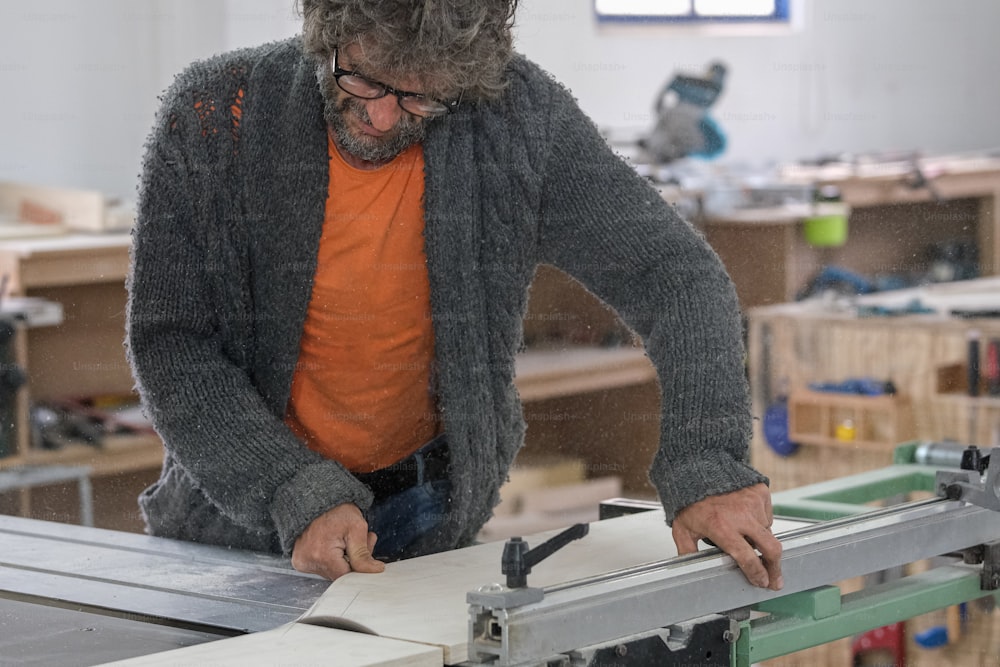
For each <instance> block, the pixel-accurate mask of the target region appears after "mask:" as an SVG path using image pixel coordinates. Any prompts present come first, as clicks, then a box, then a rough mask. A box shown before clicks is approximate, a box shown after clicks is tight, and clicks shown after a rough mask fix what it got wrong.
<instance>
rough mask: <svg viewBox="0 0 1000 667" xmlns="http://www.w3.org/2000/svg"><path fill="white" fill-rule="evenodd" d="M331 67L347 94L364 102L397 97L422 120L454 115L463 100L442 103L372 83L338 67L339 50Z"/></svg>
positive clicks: (334, 53) (335, 51)
mask: <svg viewBox="0 0 1000 667" xmlns="http://www.w3.org/2000/svg"><path fill="white" fill-rule="evenodd" d="M330 67H331V69H333V78H334V79H335V80H336V81H337V85H338V86H339V87H340V89H341V90H343V91H344V92H345V93H349V94H351V95H354V96H355V97H360V98H361V99H364V100H377V99H380V98H382V97H385V96H386V95H395V96H396V101H397V102H398V103H399V106H400V108H402V109H403V110H404V111H408V112H409V113H412V114H413V115H415V116H421V117H422V118H433V117H435V116H443V115H444V114H448V113H452V112H453V111H455V109H457V108H458V104H459V102H461V98H460V99H457V100H454V101H452V102H441V101H438V100H435V99H431V98H430V97H426V96H424V95H423V94H422V93H410V92H407V91H405V90H396V89H395V88H393V87H392V86H387V85H385V84H384V83H381V82H379V81H372V80H371V79H369V78H367V77H364V76H361V75H360V74H358V73H357V72H352V71H350V70H346V69H341V68H340V66H339V65H337V49H334V50H333V58H331V59H330Z"/></svg>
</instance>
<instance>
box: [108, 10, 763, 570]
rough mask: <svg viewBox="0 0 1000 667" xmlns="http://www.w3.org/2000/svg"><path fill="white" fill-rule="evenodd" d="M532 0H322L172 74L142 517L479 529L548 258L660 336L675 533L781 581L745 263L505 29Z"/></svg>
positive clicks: (147, 241) (152, 219)
mask: <svg viewBox="0 0 1000 667" xmlns="http://www.w3.org/2000/svg"><path fill="white" fill-rule="evenodd" d="M515 5H516V2H515V1H512V0H490V1H488V2H483V1H482V0H439V1H437V2H425V1H424V0H393V1H391V2H378V3H374V2H369V1H368V0H304V3H303V10H304V12H303V13H304V17H305V23H304V31H303V38H302V39H301V40H300V39H293V40H289V41H285V42H281V43H276V44H269V45H266V46H263V47H260V48H256V49H248V50H243V51H239V52H236V53H232V54H226V55H223V56H220V57H216V58H214V59H212V60H209V61H206V62H201V63H196V64H194V65H193V66H191V67H190V68H189V69H188V70H187V71H186V72H185V73H183V74H182V75H181V76H180V77H178V79H177V81H176V82H175V83H174V85H173V87H172V88H171V90H170V91H169V93H168V95H167V96H166V98H165V100H164V104H163V108H162V110H161V112H160V114H159V116H158V120H157V124H156V127H155V128H154V131H153V134H152V137H151V139H150V142H149V145H148V146H147V154H146V158H145V164H144V173H143V178H142V184H141V189H140V190H141V191H140V212H139V221H138V224H137V227H136V231H135V234H134V236H135V238H134V241H135V243H134V250H133V267H132V272H131V275H130V279H129V283H128V287H129V290H130V303H129V310H128V336H127V343H128V350H129V358H130V361H131V363H132V365H133V369H134V373H135V376H136V379H137V386H138V389H139V391H140V393H141V395H142V398H143V401H144V404H145V406H146V408H147V410H148V412H149V414H150V416H151V418H152V420H153V423H154V425H155V427H156V429H157V431H158V432H159V433H160V435H161V436H162V438H163V441H164V444H165V446H166V455H165V460H164V466H163V472H162V475H161V478H160V480H159V481H158V482H157V483H156V484H155V485H153V486H152V487H150V488H149V489H147V490H146V491H145V492H144V493H143V495H142V497H141V499H140V503H141V506H142V509H143V512H144V515H145V518H146V521H147V524H148V529H149V531H150V532H151V533H153V534H157V535H163V536H168V537H174V538H179V539H189V540H195V541H202V542H209V543H215V544H223V545H228V546H232V547H238V548H246V549H256V550H268V551H274V552H279V553H281V552H283V553H286V554H290V555H291V559H292V564H293V565H294V566H295V567H296V568H297V569H299V570H302V571H307V572H314V573H318V574H320V575H322V576H325V577H327V578H329V579H335V578H337V577H338V576H341V575H343V574H345V573H347V572H350V571H357V572H377V571H380V570H381V569H382V568H383V567H384V566H383V564H382V562H381V561H380V560H377V559H376V557H377V558H381V559H384V560H391V559H394V558H400V557H408V556H413V555H419V554H424V553H431V552H434V551H440V550H444V549H451V548H455V547H459V546H462V545H466V544H469V543H471V542H472V541H473V540H474V537H475V535H476V533H477V531H478V530H479V528H480V527H481V526H482V524H483V523H484V522H485V521H486V520H487V519H488V518H489V516H490V513H491V510H492V508H493V507H494V506H495V504H496V503H497V501H498V489H499V487H500V485H501V484H502V483H503V482H504V481H505V479H506V477H507V473H508V470H509V468H510V465H511V462H512V461H513V459H514V456H515V454H516V452H517V450H518V448H519V447H520V446H521V444H522V441H523V435H524V421H523V417H522V414H521V406H520V402H519V400H518V398H517V393H516V390H515V388H514V384H513V368H514V355H515V353H516V352H517V350H518V348H519V346H520V343H521V317H522V315H523V313H524V311H525V306H526V302H527V294H528V287H529V285H530V283H531V280H532V277H533V275H534V272H535V269H536V267H537V265H538V264H539V263H542V262H547V263H550V264H553V265H555V266H557V267H559V268H561V269H563V270H565V271H566V272H568V273H569V274H571V275H573V276H575V277H576V278H577V279H578V280H580V281H581V282H582V283H583V284H584V285H586V286H587V287H588V288H590V289H591V290H592V291H593V292H594V293H595V294H597V295H598V296H600V297H601V298H603V299H604V300H605V301H606V302H607V303H608V304H609V305H610V306H612V307H614V308H615V309H616V310H617V312H618V313H619V314H620V315H621V316H622V317H623V319H624V320H625V321H626V322H627V323H628V324H629V325H630V326H631V327H632V328H633V329H634V330H635V331H636V332H637V333H638V334H639V335H640V336H641V337H642V339H643V341H644V343H645V348H646V351H647V353H648V354H649V356H650V358H651V359H652V361H653V362H654V364H655V365H656V368H657V370H658V372H659V375H660V379H661V383H662V387H663V409H662V420H661V421H662V446H661V448H660V451H659V453H658V455H657V456H656V459H655V461H654V463H653V466H652V470H651V479H652V481H653V483H654V484H655V486H656V488H657V489H658V491H659V494H660V497H661V499H662V501H663V505H664V508H665V510H666V514H667V518H668V521H670V522H671V523H672V526H673V535H674V539H675V541H676V543H677V545H678V548H679V550H680V551H681V552H682V553H687V552H691V551H694V550H695V549H696V543H697V541H698V539H700V538H707V539H711V540H712V541H714V542H715V543H716V544H717V545H718V546H719V547H720V548H722V549H724V550H726V551H727V552H728V553H730V554H731V555H732V556H733V557H734V559H736V561H737V563H738V564H739V565H740V567H741V568H742V569H743V571H744V572H745V573H746V575H747V577H748V578H749V580H750V581H751V582H752V583H754V584H756V585H758V586H767V587H771V588H774V589H777V588H780V586H781V576H780V566H779V559H780V553H781V546H780V543H779V542H778V541H777V540H776V539H775V538H774V537H773V536H772V535H771V533H770V531H769V528H770V525H771V509H770V496H769V494H768V491H767V488H766V486H765V484H766V480H765V479H764V478H763V477H762V476H761V475H760V474H758V473H757V472H756V471H754V470H753V469H751V468H750V467H749V466H748V465H747V463H746V461H745V459H746V452H747V443H748V440H749V436H750V413H749V401H748V396H747V388H746V383H745V380H744V378H743V373H742V343H741V338H740V326H739V316H738V310H737V305H736V299H735V294H734V291H733V289H732V285H731V283H730V282H729V280H728V278H727V276H726V274H725V272H724V270H723V268H722V266H721V265H720V263H719V261H718V259H717V257H716V256H715V255H714V253H712V252H711V250H710V249H709V248H708V247H707V246H706V244H705V243H704V241H703V239H702V238H701V237H700V236H699V235H698V234H696V233H695V232H694V231H693V230H692V228H691V227H690V226H689V225H687V224H686V223H685V222H683V221H682V220H680V219H679V218H678V216H677V215H676V213H675V212H674V211H673V210H672V209H671V208H670V207H668V206H667V205H666V204H664V202H663V201H662V199H661V198H660V197H659V196H658V195H657V193H656V192H655V191H654V190H653V189H652V188H650V187H649V186H648V185H647V184H646V183H645V182H644V181H643V180H642V179H640V178H639V177H638V176H637V175H636V174H635V173H634V171H633V170H632V169H630V168H629V166H628V165H626V164H625V163H623V162H622V161H621V160H619V159H618V158H617V157H615V156H614V155H613V154H612V152H611V151H610V150H609V149H608V147H607V146H606V145H605V143H604V142H603V141H602V139H601V137H600V136H599V134H598V133H597V131H596V130H595V128H594V126H593V124H592V123H591V122H590V121H589V120H588V119H587V118H586V117H585V116H584V115H583V113H582V112H581V111H580V110H579V108H578V107H577V105H576V104H575V102H574V101H573V99H572V97H571V95H570V94H569V93H568V91H566V90H565V89H563V88H562V87H560V86H559V85H557V84H556V83H555V82H553V81H552V80H551V78H550V77H548V76H547V75H546V74H545V73H543V72H542V71H541V70H539V68H538V67H536V66H535V65H533V64H532V63H530V62H528V61H526V60H525V59H524V58H522V57H519V56H517V55H514V54H512V52H511V25H512V20H513V12H514V9H515ZM628 444H629V443H622V447H623V451H622V455H623V456H627V455H628V452H627V448H628ZM622 548H628V545H622ZM755 548H756V549H757V550H758V551H759V552H760V555H758V553H757V552H756V551H755Z"/></svg>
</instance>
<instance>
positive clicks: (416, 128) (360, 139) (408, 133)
mask: <svg viewBox="0 0 1000 667" xmlns="http://www.w3.org/2000/svg"><path fill="white" fill-rule="evenodd" d="M324 69H326V68H324ZM319 79H320V89H321V90H322V92H323V118H324V119H325V120H326V122H327V124H328V125H329V126H330V129H331V130H333V139H334V141H335V142H336V143H337V147H338V148H340V149H341V150H342V151H345V152H347V153H349V154H351V155H353V156H354V157H356V158H360V159H362V160H365V161H366V162H375V163H382V162H388V161H390V160H392V159H393V158H395V157H396V156H397V155H399V154H400V153H402V152H403V151H405V150H406V149H407V148H409V147H410V146H412V145H414V144H417V143H420V142H421V141H423V139H424V134H425V133H426V128H425V123H424V121H422V120H420V119H417V118H414V117H413V116H411V115H410V114H408V113H404V114H403V116H402V118H401V119H400V121H399V122H398V123H397V124H396V126H395V127H394V128H393V129H392V131H391V132H390V133H388V134H385V135H383V136H381V137H372V136H367V135H358V134H355V133H354V132H352V131H351V130H350V128H348V127H347V119H346V118H345V116H346V114H349V113H353V114H355V115H357V116H358V117H360V118H361V120H363V121H365V122H366V123H368V122H370V120H371V119H370V118H369V117H368V111H367V110H366V109H365V105H364V102H363V101H362V100H360V99H358V98H356V97H352V96H350V95H346V96H345V97H344V98H343V99H342V100H341V101H340V102H339V103H338V102H337V92H338V91H339V90H340V88H338V87H337V82H336V81H334V80H333V76H332V75H330V74H328V73H327V72H325V71H321V72H320V76H319Z"/></svg>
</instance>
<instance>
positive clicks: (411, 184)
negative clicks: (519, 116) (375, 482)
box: [285, 141, 438, 472]
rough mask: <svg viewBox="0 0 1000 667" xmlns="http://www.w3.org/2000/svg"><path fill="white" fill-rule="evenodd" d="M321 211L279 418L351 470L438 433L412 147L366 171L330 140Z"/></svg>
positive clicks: (420, 169) (417, 170) (397, 454)
mask: <svg viewBox="0 0 1000 667" xmlns="http://www.w3.org/2000/svg"><path fill="white" fill-rule="evenodd" d="M329 151H330V183H329V197H328V198H327V202H326V218H325V220H324V223H323V234H322V237H321V239H320V243H319V263H318V268H317V270H316V276H315V278H314V281H313V289H312V296H311V298H310V301H309V309H308V313H307V316H306V322H305V328H304V330H303V333H302V341H301V344H300V351H299V363H298V366H297V367H296V371H295V375H294V377H293V379H292V393H291V398H290V400H289V404H288V410H287V413H286V417H285V421H286V423H287V424H288V426H289V427H290V428H291V429H292V430H293V431H294V432H295V433H296V435H298V436H299V437H300V438H301V439H302V440H303V441H304V442H305V443H306V445H308V446H309V448H310V449H313V450H315V451H317V452H319V453H321V454H323V455H324V456H326V457H328V458H332V459H335V460H337V461H339V462H340V463H342V464H343V465H344V466H345V467H347V468H348V469H349V470H352V471H354V472H370V471H372V470H377V469H379V468H384V467H386V466H389V465H391V464H393V463H396V462H397V461H399V460H401V459H403V458H406V457H407V456H409V455H410V454H411V453H413V452H414V451H416V450H417V449H418V448H419V447H420V446H421V445H422V444H424V443H425V442H427V441H428V440H430V439H431V438H432V437H433V436H434V435H435V434H436V432H437V423H438V420H437V417H436V405H435V401H434V397H433V394H432V391H431V388H430V367H431V360H432V358H433V355H434V338H433V333H434V332H433V327H432V322H431V317H430V284H429V282H428V277H427V265H426V255H425V254H424V238H423V232H424V215H423V214H424V211H423V194H424V159H423V150H422V149H421V147H420V146H419V145H416V146H413V147H411V148H409V149H408V150H406V151H405V152H403V153H402V154H400V155H399V156H398V157H397V158H396V159H395V160H393V161H392V162H391V163H389V164H387V165H384V166H382V167H381V168H379V169H374V170H360V169H357V168H355V167H352V166H350V165H348V164H347V163H346V162H345V161H344V159H343V158H342V157H341V156H340V153H338V152H337V149H336V147H335V146H334V145H333V142H332V141H330V146H329Z"/></svg>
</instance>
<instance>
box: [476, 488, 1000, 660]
mask: <svg viewBox="0 0 1000 667" xmlns="http://www.w3.org/2000/svg"><path fill="white" fill-rule="evenodd" d="M779 538H780V539H781V541H782V545H783V547H784V553H783V556H782V575H783V578H784V582H785V586H784V588H783V589H782V590H781V591H780V592H775V591H770V590H766V589H761V588H756V587H753V586H751V585H750V584H749V583H748V582H747V580H746V579H745V578H744V576H743V574H742V573H741V572H740V571H739V569H738V568H737V566H736V564H735V562H734V561H733V560H732V558H730V557H729V556H727V555H725V554H722V553H721V552H720V551H718V550H717V549H712V550H709V551H705V552H702V553H700V554H694V555H691V556H685V557H680V558H674V559H670V560H666V561H663V562H661V563H655V564H651V565H647V566H640V567H637V568H631V569H628V570H621V571H618V572H614V573H609V574H606V575H602V576H599V577H594V578H590V579H582V580H578V581H575V582H570V583H567V584H561V585H559V586H552V587H548V588H545V589H542V599H541V600H540V601H538V602H532V603H529V604H520V605H519V603H518V602H517V600H518V597H517V595H516V593H517V591H513V593H515V595H511V596H507V595H506V594H505V592H503V591H496V590H489V589H483V590H481V591H473V592H470V593H469V594H468V596H467V600H468V602H469V603H470V609H469V611H470V621H469V634H470V641H469V655H470V661H471V662H472V663H474V664H475V663H478V664H494V665H501V666H503V667H514V666H520V665H535V664H539V663H543V662H545V660H546V659H548V658H551V657H553V656H555V655H558V654H560V653H565V652H567V651H572V650H575V649H578V648H581V647H585V646H590V645H593V644H597V643H601V642H608V641H613V640H616V639H620V638H623V637H628V636H631V635H634V634H636V633H639V632H645V631H648V630H653V629H655V628H662V627H666V626H669V625H674V624H677V623H681V622H683V621H686V620H690V619H692V618H698V617H701V616H706V615H708V614H713V613H718V612H720V611H724V610H733V609H740V608H744V607H748V606H750V605H753V604H756V603H758V602H763V601H764V600H768V599H771V598H775V597H779V596H785V595H789V594H791V593H797V592H799V591H803V590H809V589H812V588H815V587H817V586H820V585H823V584H830V583H834V582H837V581H841V580H844V579H849V578H852V577H857V576H861V575H865V574H870V573H872V572H876V571H879V570H883V569H888V568H892V567H896V566H900V565H904V564H906V563H911V562H913V561H917V560H921V559H924V558H931V557H934V556H939V555H942V554H946V553H951V552H955V551H959V550H962V549H967V548H970V547H974V546H978V545H981V544H984V543H987V542H991V541H995V540H1000V512H994V511H991V510H988V509H985V508H982V507H979V506H976V505H969V504H966V503H964V502H961V501H955V500H945V499H931V500H926V501H920V502H916V503H910V504H906V505H899V506H896V507H893V508H889V509H886V510H879V511H873V512H871V513H869V514H864V515H860V516H856V517H850V518H846V519H841V520H837V521H830V522H825V523H822V524H817V525H816V526H811V527H808V528H804V529H799V530H796V531H791V532H788V533H784V534H782V535H779ZM521 599H523V597H522V598H521ZM507 601H511V602H509V603H508V602H507Z"/></svg>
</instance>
